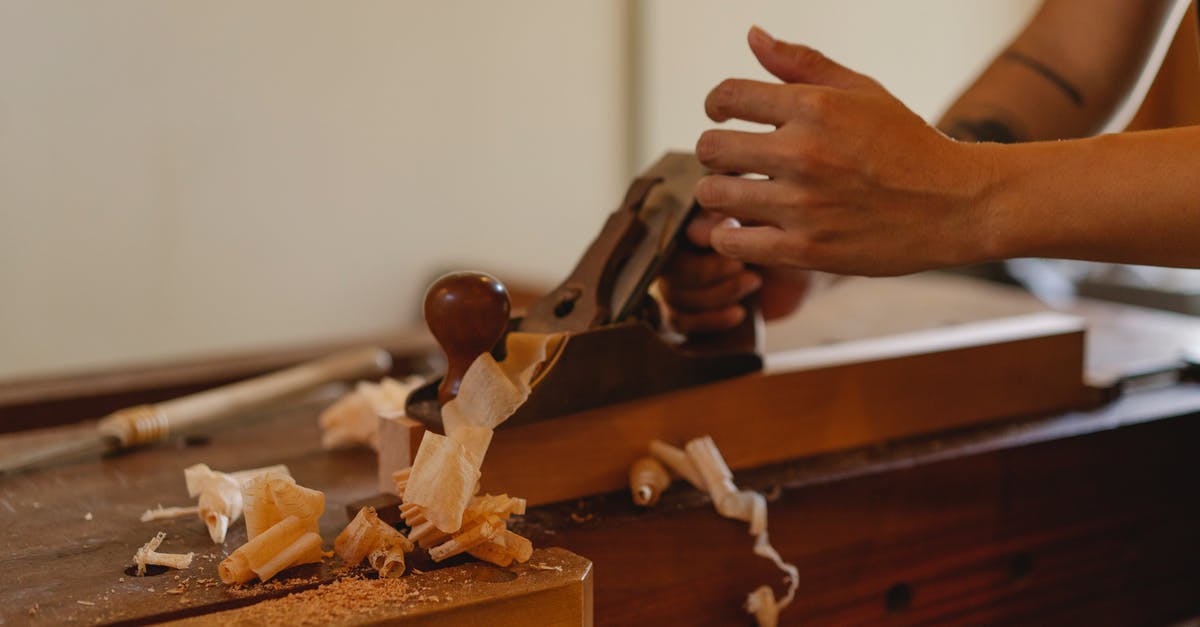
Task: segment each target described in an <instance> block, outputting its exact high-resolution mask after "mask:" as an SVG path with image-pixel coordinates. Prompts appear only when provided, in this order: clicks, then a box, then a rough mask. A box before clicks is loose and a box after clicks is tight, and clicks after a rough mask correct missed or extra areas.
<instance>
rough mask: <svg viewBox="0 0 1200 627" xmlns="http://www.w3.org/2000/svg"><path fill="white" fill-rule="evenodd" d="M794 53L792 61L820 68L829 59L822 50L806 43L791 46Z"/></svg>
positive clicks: (803, 65)
mask: <svg viewBox="0 0 1200 627" xmlns="http://www.w3.org/2000/svg"><path fill="white" fill-rule="evenodd" d="M789 50H790V53H791V55H792V63H794V64H796V65H798V66H802V67H808V68H820V67H822V66H824V65H825V63H827V62H828V59H827V58H826V57H825V55H824V54H822V53H821V51H820V50H817V49H816V48H811V47H809V46H804V45H795V46H792V47H791V48H789Z"/></svg>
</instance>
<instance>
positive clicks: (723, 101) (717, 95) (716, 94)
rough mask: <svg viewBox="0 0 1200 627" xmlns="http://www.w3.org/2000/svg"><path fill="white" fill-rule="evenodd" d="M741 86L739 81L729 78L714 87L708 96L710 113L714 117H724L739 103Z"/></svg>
mask: <svg viewBox="0 0 1200 627" xmlns="http://www.w3.org/2000/svg"><path fill="white" fill-rule="evenodd" d="M740 94H741V85H740V82H739V81H738V80H737V79H733V78H727V79H725V80H723V81H721V82H720V83H718V84H717V86H716V87H713V89H712V91H711V92H709V94H708V110H709V111H708V112H709V114H710V115H713V116H724V115H725V114H726V112H727V111H729V109H730V108H732V107H733V105H734V104H735V103H737V101H738V98H739V97H740Z"/></svg>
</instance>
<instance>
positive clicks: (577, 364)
mask: <svg viewBox="0 0 1200 627" xmlns="http://www.w3.org/2000/svg"><path fill="white" fill-rule="evenodd" d="M704 174H705V170H704V168H703V166H701V165H700V163H699V162H698V161H696V159H695V157H694V156H693V155H691V154H686V153H668V154H667V155H665V156H664V157H663V158H662V159H660V160H659V161H658V162H657V163H656V164H654V165H653V166H652V167H650V168H649V169H648V170H646V171H645V172H644V173H642V174H641V175H640V176H639V177H637V178H636V179H634V181H633V183H632V184H631V185H630V187H629V189H628V191H627V192H626V195H625V199H624V200H623V201H622V203H621V205H620V207H619V208H618V209H617V210H616V211H614V212H613V213H612V214H611V215H610V216H609V218H608V220H607V221H606V222H605V224H604V227H603V228H602V229H601V231H600V233H599V235H598V236H597V237H596V239H595V240H593V242H592V243H591V245H590V246H589V247H588V249H587V251H586V252H585V253H584V255H583V257H582V258H581V259H580V261H579V263H578V264H577V265H576V267H575V269H574V271H572V273H571V274H570V276H568V277H567V279H566V280H564V281H563V282H562V284H560V285H559V286H558V287H557V288H555V289H554V290H552V291H551V292H550V293H548V294H546V295H545V296H544V297H542V298H541V299H539V300H538V301H537V302H535V303H534V304H533V305H532V306H531V307H530V308H529V310H528V311H527V312H526V313H525V314H524V315H523V316H517V317H513V318H511V319H510V320H509V332H512V331H521V332H531V333H561V334H563V336H564V338H563V340H562V341H561V342H560V343H559V344H558V346H557V348H556V349H555V351H554V352H553V354H552V355H551V356H550V357H549V358H548V359H547V361H546V362H545V365H544V366H543V367H542V369H541V371H540V372H539V373H538V374H537V375H536V376H535V378H534V379H533V381H532V386H531V390H530V393H529V397H528V398H527V400H526V401H525V403H524V404H523V405H521V407H520V408H519V409H518V410H517V411H516V413H514V414H513V415H512V416H511V417H510V418H509V419H508V420H507V421H505V423H504V426H516V425H521V424H528V423H532V422H538V421H542V420H547V419H551V418H556V417H561V416H565V415H569V414H574V413H578V412H580V411H584V410H589V409H595V408H598V407H604V406H606V405H612V404H615V403H621V402H625V401H630V400H634V399H638V398H644V397H647V396H653V395H656V394H660V393H663V392H668V391H671V390H677V389H681V388H686V387H690V386H694V385H700V384H704V383H710V382H713V381H717V380H721V379H725V378H730V377H736V376H739V375H743V374H748V373H751V372H757V371H759V370H761V369H762V364H763V362H762V358H761V354H760V351H759V348H758V346H759V338H760V336H761V332H760V329H759V327H760V326H761V324H760V323H759V322H758V321H757V316H747V322H746V323H745V324H744V325H743V326H742V328H739V329H737V330H735V331H733V332H731V333H729V334H723V335H721V336H720V337H715V338H713V341H711V342H703V343H696V342H688V343H686V344H685V343H683V342H682V341H681V338H679V337H678V336H677V334H672V333H669V332H667V331H665V330H664V329H663V325H662V324H661V315H660V306H659V303H658V302H657V301H656V300H655V299H654V297H653V296H651V295H650V292H649V290H650V286H651V285H652V283H653V282H654V280H655V278H657V277H658V275H659V273H660V272H661V270H662V267H663V265H664V264H665V263H666V261H667V259H668V258H669V257H670V255H671V254H672V253H673V252H674V251H675V249H676V246H677V245H678V244H679V242H680V240H681V238H684V237H685V236H684V228H685V226H686V224H687V222H688V220H689V219H690V218H691V216H692V215H693V213H694V212H695V211H696V209H697V207H696V204H695V199H694V197H693V189H694V188H695V185H696V182H697V181H699V180H700V178H701V177H702V176H704ZM506 335H507V333H506ZM504 345H505V342H504V338H503V337H502V338H501V340H500V341H499V342H497V344H496V347H495V348H493V350H492V353H493V355H494V356H495V357H496V358H497V359H503V357H504V355H503V350H504ZM437 385H438V382H437V381H434V382H431V383H430V384H428V385H426V386H424V387H422V388H419V389H417V390H416V391H414V392H413V394H412V395H411V396H410V397H409V399H408V404H407V405H408V407H407V411H408V415H409V416H410V417H413V418H416V419H417V420H419V421H421V422H423V423H425V424H426V425H427V426H429V427H432V428H435V429H440V428H441V419H440V410H439V407H440V406H439V403H438V400H437V392H436V389H437ZM502 428H503V427H502Z"/></svg>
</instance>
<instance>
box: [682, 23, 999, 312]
mask: <svg viewBox="0 0 1200 627" xmlns="http://www.w3.org/2000/svg"><path fill="white" fill-rule="evenodd" d="M749 42H750V47H751V49H752V50H753V51H754V54H755V56H756V57H758V60H759V62H760V63H762V65H763V67H765V68H766V69H767V70H768V71H770V72H771V73H772V74H774V75H775V76H777V77H779V78H780V79H781V80H783V81H784V84H778V83H765V82H759V81H752V80H738V79H729V80H726V81H724V82H722V83H721V84H720V85H718V86H717V87H716V88H714V89H713V90H712V91H711V92H710V93H709V95H708V98H707V100H706V101H705V109H706V111H707V113H708V115H709V117H710V118H712V119H713V120H715V121H717V122H723V121H726V120H730V119H740V120H747V121H750V122H757V123H762V124H768V125H772V126H774V127H775V129H774V130H773V131H770V132H761V133H755V132H743V131H733V130H709V131H706V132H705V133H704V134H703V135H701V136H700V139H699V141H698V142H697V143H696V156H697V158H699V160H700V161H701V163H703V164H704V165H705V166H707V167H708V168H709V169H710V170H712V171H713V172H714V174H713V175H710V176H707V177H705V178H703V179H701V181H700V182H699V184H698V185H697V186H696V199H697V201H698V202H699V203H700V205H701V206H702V207H704V208H706V209H708V210H710V211H713V212H716V213H719V214H723V215H725V216H728V217H729V218H730V219H728V220H726V221H724V222H722V223H720V224H718V225H717V226H716V227H714V228H713V229H712V230H711V233H710V240H711V244H712V247H713V248H714V249H715V250H716V251H717V252H719V253H721V255H722V256H724V257H727V258H729V259H726V260H724V261H720V262H715V261H714V262H711V263H712V265H713V266H714V267H715V266H717V265H720V266H721V269H722V270H725V271H726V272H727V273H728V271H729V269H731V268H733V266H732V265H731V264H732V261H731V260H737V261H740V262H745V263H751V264H759V265H762V266H765V267H776V266H788V267H792V268H801V269H815V270H824V271H828V272H833V273H836V274H858V275H875V276H880V275H897V274H907V273H910V272H915V271H919V270H926V269H930V268H935V267H945V266H953V265H961V264H965V263H971V262H975V261H983V260H987V259H989V258H991V257H992V255H991V253H990V250H989V249H990V245H989V244H988V242H987V241H986V240H987V238H986V237H985V235H986V234H988V233H989V232H990V231H989V229H988V208H987V207H986V206H982V205H983V203H982V202H980V201H979V200H978V198H980V197H982V193H983V191H984V189H985V188H986V185H987V179H988V176H989V174H990V172H989V169H990V168H989V165H988V161H987V158H988V155H990V154H991V153H990V152H989V151H988V149H987V148H986V147H983V148H982V149H981V147H980V145H970V144H962V143H958V142H955V141H954V140H951V139H949V138H947V137H945V136H944V135H942V134H941V133H939V132H938V131H937V130H935V129H934V128H933V127H931V126H929V125H928V124H926V123H925V122H924V121H923V120H922V119H921V118H920V117H918V116H917V115H916V114H914V113H913V112H912V111H910V110H909V109H907V108H906V107H905V106H904V105H903V104H902V103H901V102H900V101H899V100H897V99H896V98H894V97H893V96H892V95H891V94H889V93H888V92H887V91H886V90H884V89H883V87H881V86H880V85H879V84H878V83H876V82H875V81H874V80H872V79H871V78H869V77H866V76H863V75H861V74H858V73H856V72H853V71H851V70H849V69H847V68H845V67H842V66H841V65H838V64H837V63H835V62H833V61H831V60H829V59H827V58H826V57H824V56H822V55H821V54H820V53H819V52H817V51H815V50H813V49H811V48H808V47H805V46H800V45H795V44H788V43H784V42H780V41H776V40H774V39H772V38H771V37H770V36H769V35H767V34H766V33H765V32H763V31H762V30H761V29H758V28H757V27H755V28H753V29H751V31H750V34H749ZM730 173H738V174H759V175H763V176H765V177H766V178H765V179H762V178H760V179H753V178H744V177H742V176H738V175H733V174H730ZM743 225H744V226H743ZM713 271H714V272H715V271H716V270H715V269H714V270H713ZM742 272H745V270H742ZM737 276H739V277H742V278H738V279H737V281H738V285H739V286H741V287H742V288H745V289H742V290H741V291H746V290H748V289H749V286H750V284H751V280H750V279H749V278H748V274H741V275H737ZM727 289H729V290H730V291H738V290H733V288H732V287H729V288H727ZM722 315H724V316H728V317H730V318H731V317H732V316H733V315H734V314H733V313H732V312H731V311H730V310H726V311H725V312H724V313H723V314H722Z"/></svg>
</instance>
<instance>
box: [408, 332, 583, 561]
mask: <svg viewBox="0 0 1200 627" xmlns="http://www.w3.org/2000/svg"><path fill="white" fill-rule="evenodd" d="M561 340H562V335H561V334H537V333H517V332H514V333H509V334H508V337H507V339H506V344H505V345H506V347H507V351H506V352H507V358H506V359H505V360H504V361H503V362H497V361H496V360H495V359H494V358H493V357H492V355H491V354H490V353H483V354H482V355H480V356H479V357H477V358H476V359H475V361H474V362H472V363H471V366H470V367H469V368H468V369H467V372H466V374H464V375H463V379H462V382H461V383H460V384H459V390H458V396H457V397H456V398H455V399H454V400H452V401H450V402H449V403H446V404H445V405H444V406H443V407H442V422H443V424H444V426H445V432H446V435H444V436H442V435H438V434H436V433H433V432H431V431H426V432H425V434H424V436H423V437H422V440H421V444H420V446H419V447H418V449H417V454H416V455H415V456H414V458H413V463H412V467H411V468H409V469H407V471H405V470H401V471H398V472H396V473H394V474H393V478H394V479H395V481H396V488H397V492H398V493H399V494H400V497H401V499H402V500H403V505H402V506H401V508H400V511H401V514H402V515H403V517H404V520H405V522H406V523H407V524H408V525H409V527H410V528H411V531H410V533H409V535H408V537H409V538H410V539H411V540H413V541H414V542H417V543H418V544H419V545H421V546H423V547H426V548H429V549H430V556H431V557H432V558H433V559H434V561H441V560H443V559H446V558H448V557H451V556H454V555H458V554H460V553H464V552H466V553H470V554H471V555H473V556H475V557H477V558H479V559H482V560H484V561H488V562H491V563H493V564H496V565H499V566H507V565H509V564H510V563H512V561H513V560H516V561H519V562H525V561H526V560H528V559H529V556H530V554H532V552H533V545H532V544H531V543H530V542H529V540H528V539H526V538H524V537H522V536H519V535H517V534H515V533H513V532H511V531H509V530H508V529H507V522H506V521H507V519H508V517H509V516H510V515H511V514H523V513H524V512H525V501H524V499H514V498H512V497H509V496H507V495H484V496H478V495H477V493H478V492H479V479H480V470H479V469H480V467H481V466H482V464H483V458H484V456H485V455H486V454H487V449H488V445H489V444H490V443H491V439H492V431H493V429H495V428H496V427H497V426H499V425H500V424H501V423H503V422H504V421H505V420H507V419H508V417H509V416H511V415H512V413H513V412H515V411H516V410H517V408H519V407H520V406H521V404H522V403H524V402H525V399H526V398H528V396H529V392H530V382H531V380H532V378H533V376H534V374H535V373H536V372H537V370H538V368H540V367H541V365H542V364H543V362H545V360H546V358H547V356H549V355H551V354H552V353H553V352H554V350H555V349H556V347H557V346H558V345H559V343H560V342H561Z"/></svg>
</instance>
